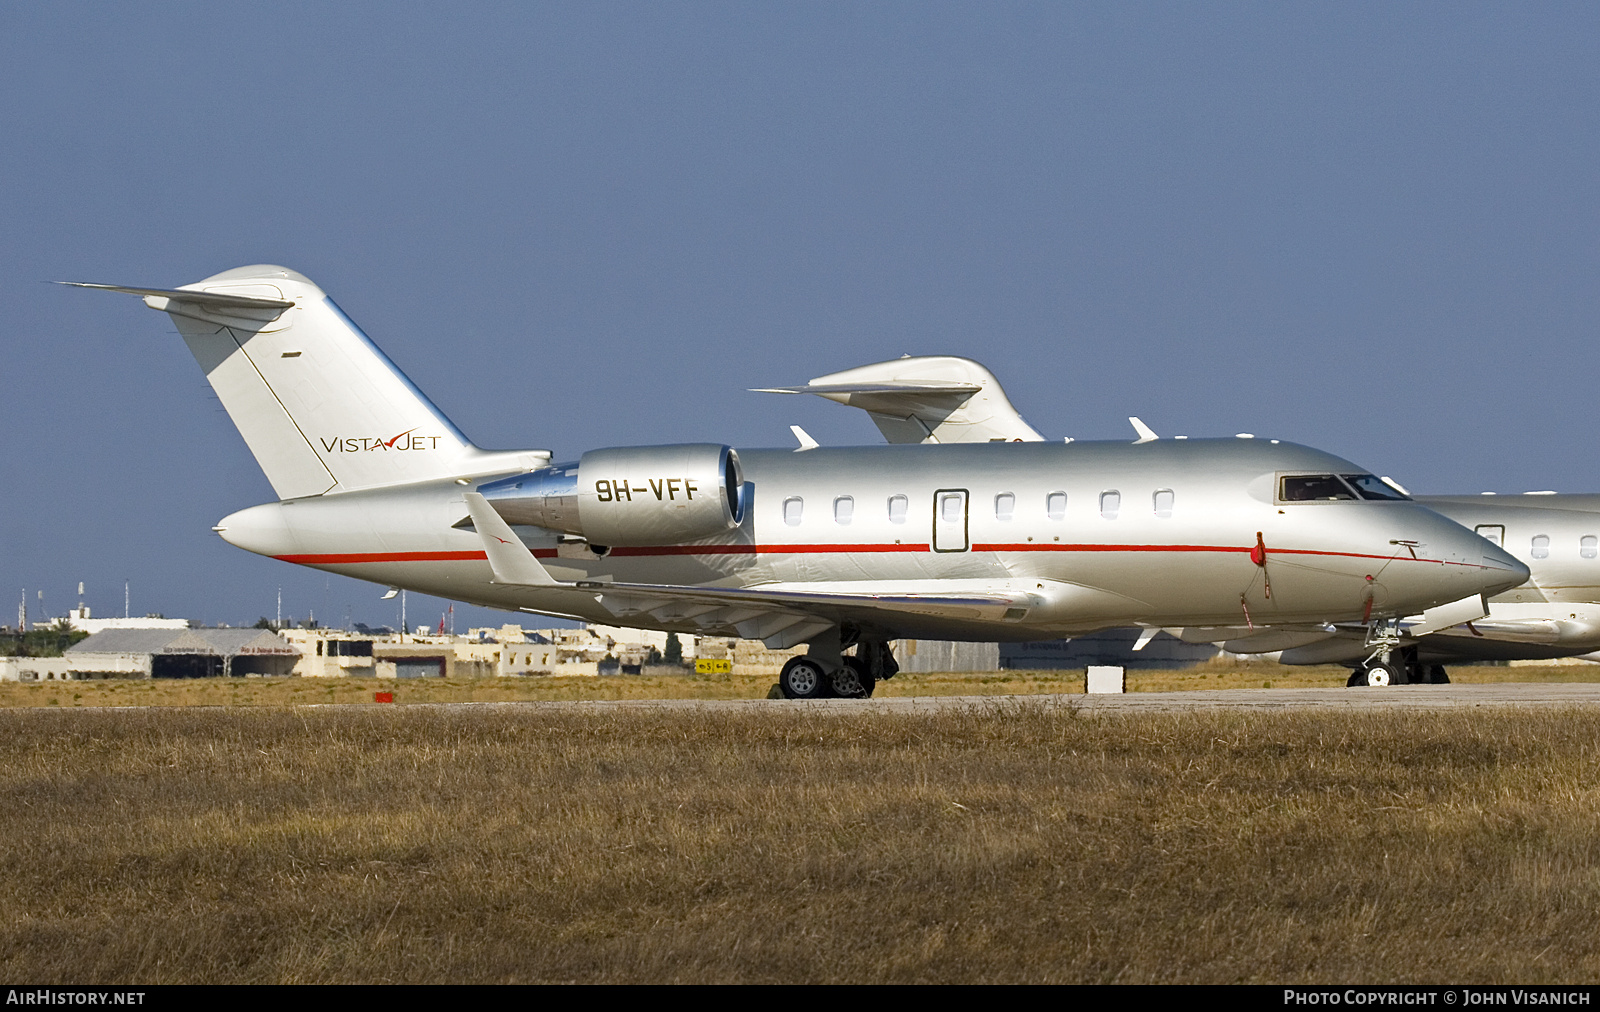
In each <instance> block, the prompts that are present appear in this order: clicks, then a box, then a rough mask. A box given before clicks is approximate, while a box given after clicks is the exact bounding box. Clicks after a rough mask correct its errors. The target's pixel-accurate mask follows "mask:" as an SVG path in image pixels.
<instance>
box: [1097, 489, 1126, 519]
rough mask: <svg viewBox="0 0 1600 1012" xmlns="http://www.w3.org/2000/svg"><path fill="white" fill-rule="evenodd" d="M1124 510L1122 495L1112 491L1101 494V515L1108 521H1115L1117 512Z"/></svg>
mask: <svg viewBox="0 0 1600 1012" xmlns="http://www.w3.org/2000/svg"><path fill="white" fill-rule="evenodd" d="M1121 509H1122V493H1121V492H1116V491H1111V492H1101V493H1100V515H1101V516H1103V517H1105V518H1106V519H1107V520H1115V519H1116V518H1117V511H1119V510H1121Z"/></svg>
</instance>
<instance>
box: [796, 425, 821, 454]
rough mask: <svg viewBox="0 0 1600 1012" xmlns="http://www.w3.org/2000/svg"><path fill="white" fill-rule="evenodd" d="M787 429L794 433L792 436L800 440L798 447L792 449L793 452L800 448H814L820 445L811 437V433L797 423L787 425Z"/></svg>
mask: <svg viewBox="0 0 1600 1012" xmlns="http://www.w3.org/2000/svg"><path fill="white" fill-rule="evenodd" d="M789 431H790V432H792V433H794V438H796V439H798V440H799V441H800V449H799V450H796V451H794V452H795V453H799V452H801V450H815V449H816V448H817V447H819V446H821V445H822V444H821V443H819V442H817V441H816V440H815V439H812V438H811V433H809V432H807V431H806V430H805V429H802V428H801V427H800V426H798V425H791V426H789Z"/></svg>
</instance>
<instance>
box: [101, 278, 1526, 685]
mask: <svg viewBox="0 0 1600 1012" xmlns="http://www.w3.org/2000/svg"><path fill="white" fill-rule="evenodd" d="M85 287H92V288H102V289H108V290H112V291H120V292H128V293H131V294H135V295H139V296H142V297H143V298H144V300H145V302H146V304H147V305H149V306H151V307H152V308H155V309H158V310H162V311H164V312H166V313H168V314H169V315H170V316H171V317H172V319H173V321H174V322H175V323H176V325H177V327H178V331H179V333H181V334H182V336H183V338H184V340H185V341H186V342H187V343H188V345H189V348H190V350H191V351H192V352H193V353H194V355H195V358H196V359H197V360H198V361H199V363H200V365H201V368H202V369H203V370H204V372H205V374H206V376H207V379H208V380H209V381H210V382H211V385H212V387H213V389H214V390H215V391H216V394H217V396H218V397H219V398H220V399H221V401H222V404H223V406H224V407H225V408H226V409H227V411H228V413H229V415H230V417H231V418H232V419H233V421H234V424H235V425H237V426H238V428H239V431H240V433H241V434H242V435H243V436H244V439H245V442H246V443H247V444H248V445H249V447H250V449H251V451H252V452H253V453H254V454H255V457H256V460H257V461H258V462H259V463H260V465H261V467H262V469H263V470H264V471H265V472H266V475H267V478H268V479H269V480H270V481H271V483H272V485H273V488H274V489H275V490H276V491H277V493H278V495H279V496H280V497H281V500H282V501H280V502H276V503H270V504H267V505H262V506H255V507H251V508H249V509H245V510H241V511H240V512H238V513H234V514H233V515H231V516H229V517H226V518H224V519H223V520H222V521H221V522H220V523H219V524H218V525H217V527H216V530H217V531H218V533H220V534H221V535H222V536H223V537H224V538H225V539H227V540H228V541H229V542H231V543H232V544H235V545H237V546H239V547H241V548H245V549H247V550H249V551H253V552H257V553H260V554H262V555H268V556H271V557H273V558H277V559H281V560H283V561H286V562H292V563H297V564H300V565H305V566H311V567H313V568H317V569H322V570H327V571H329V572H336V573H341V574H344V575H347V576H353V577H356V578H358V579H364V580H371V581H373V582H375V583H379V584H383V585H387V586H397V587H406V588H409V589H412V590H417V591H422V592H425V593H429V594H435V595H438V596H441V597H447V598H452V599H455V600H459V601H470V602H473V603H476V604H480V605H484V606H488V607H493V608H504V609H508V610H520V611H529V612H538V613H542V614H548V615H558V616H564V617H569V618H575V619H582V620H585V621H590V622H601V623H606V624H613V625H626V626H635V627H640V628H650V629H663V630H672V631H678V632H688V633H698V634H711V635H729V636H741V637H746V638H752V639H761V640H763V641H765V642H766V643H767V645H768V646H770V647H773V648H784V647H790V646H795V645H799V644H806V645H807V652H806V654H805V655H803V656H801V657H797V658H795V659H793V660H791V661H790V662H789V663H788V664H787V665H786V666H785V668H784V670H783V673H782V675H781V677H780V684H781V685H782V687H783V689H784V692H785V693H786V694H787V695H789V696H792V697H814V696H820V695H829V694H833V695H841V696H863V695H868V694H870V693H871V691H872V688H873V685H874V683H875V681H876V680H877V679H879V678H886V677H889V676H891V675H893V674H894V671H895V666H894V661H893V658H892V656H891V655H890V652H889V649H888V642H889V641H890V640H893V639H896V638H900V637H918V638H937V639H957V640H960V639H965V640H978V641H995V640H1036V639H1050V638H1059V637H1062V636H1069V635H1072V634H1074V633H1080V632H1085V631H1089V630H1093V629H1101V628H1107V627H1113V626H1126V625H1141V626H1144V627H1146V628H1147V629H1150V630H1154V629H1157V628H1160V627H1169V626H1210V627H1216V626H1222V625H1227V624H1237V625H1239V626H1241V627H1243V628H1246V629H1250V630H1252V631H1255V630H1269V629H1270V630H1284V631H1293V630H1321V629H1322V628H1323V627H1324V624H1325V623H1330V622H1331V623H1355V624H1358V625H1361V626H1362V627H1363V628H1365V629H1366V630H1367V631H1368V634H1369V635H1368V639H1369V640H1370V641H1371V643H1372V644H1373V647H1372V649H1374V650H1382V649H1385V648H1386V646H1389V645H1392V643H1393V642H1397V640H1396V638H1395V637H1396V635H1397V634H1396V626H1395V623H1396V622H1397V621H1398V619H1399V618H1400V617H1401V616H1403V615H1409V614H1413V613H1417V612H1423V613H1428V614H1431V613H1433V612H1431V611H1430V609H1441V608H1442V609H1443V610H1444V611H1446V612H1449V613H1450V614H1454V613H1456V612H1457V611H1459V610H1460V609H1461V608H1463V607H1469V608H1470V607H1476V606H1478V604H1479V603H1480V602H1481V598H1482V595H1485V594H1497V593H1499V592H1501V591H1504V590H1506V589H1509V588H1511V587H1514V586H1516V585H1518V584H1520V583H1522V582H1523V581H1524V580H1525V579H1526V578H1527V569H1526V567H1525V566H1523V565H1522V564H1521V563H1520V562H1518V561H1517V560H1515V559H1513V558H1512V557H1511V556H1509V555H1508V554H1506V553H1505V552H1504V551H1502V550H1501V549H1499V548H1497V547H1495V546H1494V545H1491V544H1489V543H1488V542H1486V541H1484V540H1483V539H1482V538H1480V537H1478V536H1477V535H1474V534H1472V533H1471V532H1470V531H1467V530H1465V529H1463V528H1462V527H1460V526H1459V525H1457V524H1455V523H1452V522H1450V521H1448V520H1446V519H1444V518H1443V517H1440V516H1439V515H1438V514H1436V513H1434V512H1433V511H1431V510H1429V509H1427V508H1426V507H1424V506H1421V505H1418V504H1417V503H1415V502H1413V501H1411V500H1410V499H1409V498H1408V497H1407V496H1405V495H1404V494H1403V493H1401V492H1400V491H1398V490H1397V489H1396V488H1394V487H1393V486H1391V485H1388V484H1385V483H1384V482H1383V481H1381V480H1379V479H1378V478H1375V477H1373V476H1372V475H1370V474H1367V473H1366V472H1365V470H1364V469H1362V468H1360V467H1357V466H1356V465H1354V464H1352V463H1350V462H1349V461H1346V460H1342V459H1340V458H1338V457H1335V456H1332V455H1330V454H1326V453H1323V452H1321V451H1318V450H1313V449H1309V448H1307V447H1303V446H1296V445H1292V444H1289V443H1280V442H1278V441H1277V440H1266V439H1250V438H1238V439H1220V440H1218V439H1209V440H1200V439H1195V440H1156V439H1155V438H1154V436H1153V434H1151V436H1150V438H1144V437H1141V438H1140V439H1139V440H1138V441H1137V442H1135V443H1131V444H1130V443H1104V442H1096V443H1090V442H1076V443H1074V442H1067V443H1045V442H1043V441H1042V440H1040V438H1039V437H1038V434H1037V433H1034V432H1033V430H1032V429H1027V433H1029V434H1031V436H1030V438H1029V439H1028V441H1027V442H1024V443H1021V444H1018V443H1016V442H999V440H1004V439H1007V438H1022V437H1021V436H1017V435H1016V433H1018V432H1020V431H1021V430H1020V429H1018V428H1017V423H1020V421H1021V419H1020V417H1017V416H1016V413H1015V411H1014V410H1013V409H1011V408H1010V404H1009V402H1007V401H1006V400H1005V397H1004V394H1003V393H1002V392H1000V391H999V389H998V385H997V384H992V383H990V382H989V381H990V380H992V377H988V379H987V380H984V379H983V376H987V373H986V372H984V373H983V376H979V377H978V379H979V380H980V381H981V382H978V383H976V384H974V382H973V376H974V375H976V374H975V373H974V372H973V368H974V364H972V363H967V364H966V365H960V364H959V363H961V362H963V361H964V360H945V361H946V364H948V363H951V362H953V363H957V365H954V366H951V369H953V370H954V371H955V372H956V373H960V375H956V376H955V377H954V378H945V379H940V378H938V377H934V378H932V379H927V380H926V381H925V382H921V385H917V382H913V381H912V380H905V379H901V380H895V379H893V378H892V377H879V378H878V380H877V381H876V382H868V380H870V379H871V377H863V376H861V375H856V376H854V377H853V378H852V379H848V380H845V381H843V382H842V383H836V384H833V386H835V387H841V386H848V385H849V384H851V383H854V384H855V385H856V387H857V388H858V389H853V390H849V391H846V390H843V389H833V390H827V391H824V390H820V389H813V390H812V392H817V393H823V394H824V395H825V396H829V395H838V396H842V397H844V398H846V399H847V400H850V399H853V398H862V400H861V401H859V403H860V404H862V405H863V406H869V405H870V407H869V408H868V409H869V410H872V411H873V412H874V416H875V418H876V417H877V416H878V415H883V416H884V419H885V420H880V421H879V424H880V426H886V427H885V428H884V431H885V433H886V434H888V433H890V432H891V431H893V432H894V433H897V434H900V435H902V436H903V435H906V434H909V433H913V432H915V426H920V427H922V428H925V429H926V430H927V431H926V433H924V435H925V437H927V438H928V439H929V442H928V444H927V445H904V440H903V439H901V440H898V441H897V442H898V443H899V444H900V445H888V446H869V447H849V448H812V449H805V448H804V447H805V445H806V443H810V444H811V446H813V447H815V442H814V441H811V440H804V441H802V451H803V452H796V451H789V450H770V449H769V450H734V449H732V448H731V447H728V446H721V445H681V446H643V447H613V448H607V449H600V450H591V451H589V452H588V453H585V454H583V455H582V457H581V458H580V459H578V460H574V461H570V462H559V463H558V462H553V461H552V457H551V454H550V452H549V451H547V450H520V451H506V452H489V451H485V450H481V449H479V448H478V447H476V446H474V445H473V444H472V443H471V441H469V440H468V439H467V438H466V436H464V435H463V434H462V433H461V432H460V430H458V429H457V428H456V427H455V426H454V425H453V424H452V423H451V422H450V421H449V420H448V419H447V418H445V417H444V415H443V414H441V413H440V412H439V410H438V409H437V408H435V407H434V406H433V404H431V403H430V402H429V401H428V400H427V399H426V398H425V397H424V396H423V395H422V394H421V392H420V391H418V390H417V388H416V387H415V386H414V385H412V383H411V382H410V380H408V379H407V378H406V377H405V375H404V374H402V373H401V372H400V370H399V369H398V368H396V367H395V366H394V364H393V363H392V362H390V361H389V359H388V358H387V357H386V356H384V355H383V353H382V352H381V351H379V350H378V348H377V346H376V345H374V344H373V343H372V341H371V340H370V339H369V338H368V337H367V336H366V335H365V334H364V333H362V332H361V330H360V329H359V328H358V327H357V326H356V325H355V324H354V323H353V322H351V321H350V319H349V318H348V317H346V316H345V315H344V313H343V312H342V311H341V310H340V309H339V308H338V306H336V305H335V304H334V303H333V301H332V300H330V299H329V298H328V297H327V296H326V295H324V294H323V292H322V291H321V289H319V288H318V287H317V286H316V285H314V284H312V283H311V282H310V281H309V280H308V279H306V278H305V277H303V276H301V275H299V274H297V273H295V272H293V271H290V270H286V269H284V268H282V267H272V266H256V267H244V268H239V269H237V270H232V271H227V272H224V273H222V274H218V275H215V276H213V277H211V278H207V279H206V280H204V281H200V282H197V283H195V284H192V285H187V286H185V287H183V288H180V289H146V288H127V287H120V286H110V285H87V286H85ZM976 368H979V369H981V367H976ZM962 370H965V372H964V373H963V372H962ZM855 372H856V373H860V371H859V370H857V371H855ZM841 375H847V374H841ZM925 379H926V378H925ZM908 383H910V384H911V387H912V388H910V389H908V387H907V384H908ZM897 384H898V385H897ZM821 385H823V386H826V385H827V384H821ZM974 385H976V389H969V388H972V387H974ZM817 386H819V384H812V385H811V387H813V388H814V387H817ZM808 389H809V388H808ZM976 395H982V396H976ZM897 397H898V398H899V400H896V398H897ZM850 402H852V403H857V402H856V401H853V400H850ZM904 404H914V405H916V408H915V410H913V411H911V412H910V414H909V415H904V416H899V417H900V418H901V419H902V420H901V421H899V422H897V421H895V417H896V412H897V410H898V409H897V408H896V405H904ZM880 409H881V410H880ZM1008 412H1009V414H1008ZM1023 424H1024V426H1025V423H1023ZM946 437H954V438H956V439H958V440H964V442H958V443H957V445H937V444H935V443H934V442H933V439H938V440H940V441H941V442H944V441H945V440H946ZM891 438H894V436H891ZM973 440H978V441H977V442H973ZM1345 483H1349V484H1348V486H1346V484H1345ZM1344 487H1350V488H1353V489H1355V490H1356V495H1354V496H1352V497H1348V498H1341V499H1338V501H1334V500H1333V499H1330V498H1329V496H1327V495H1326V494H1325V493H1326V491H1327V490H1329V489H1332V488H1344ZM1463 602H1465V604H1463ZM850 650H853V653H850V654H848V655H847V653H846V652H847V651H850Z"/></svg>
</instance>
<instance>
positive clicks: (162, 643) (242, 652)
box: [64, 628, 300, 678]
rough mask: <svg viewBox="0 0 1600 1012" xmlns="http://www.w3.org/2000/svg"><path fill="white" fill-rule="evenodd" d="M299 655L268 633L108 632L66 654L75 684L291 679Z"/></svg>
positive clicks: (167, 629)
mask: <svg viewBox="0 0 1600 1012" xmlns="http://www.w3.org/2000/svg"><path fill="white" fill-rule="evenodd" d="M299 657H300V651H299V650H297V649H295V648H294V647H293V646H292V645H290V644H289V643H288V642H287V641H285V640H284V639H283V638H282V637H281V636H279V635H278V634H277V633H275V632H272V631H270V630H266V629H189V628H183V629H170V628H160V629H107V630H104V631H103V632H97V633H94V634H93V635H91V636H90V637H89V638H88V639H86V640H83V641H82V642H80V643H76V644H74V645H73V646H70V647H68V648H67V651H66V654H65V655H64V659H65V660H66V661H68V662H69V665H70V670H71V672H72V677H74V678H215V677H219V676H226V675H269V676H282V675H288V674H292V673H293V671H294V665H295V661H296V660H298V659H299Z"/></svg>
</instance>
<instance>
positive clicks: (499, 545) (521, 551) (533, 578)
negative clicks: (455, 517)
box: [462, 492, 556, 587]
mask: <svg viewBox="0 0 1600 1012" xmlns="http://www.w3.org/2000/svg"><path fill="white" fill-rule="evenodd" d="M462 498H464V499H465V500H466V501H467V512H468V513H470V514H472V526H473V527H475V528H477V530H478V537H480V538H482V539H483V550H484V552H485V553H486V554H487V555H488V556H489V568H490V569H491V570H493V572H494V582H495V583H503V584H509V585H511V586H514V587H550V586H554V585H555V582H556V581H555V580H553V579H551V577H550V574H549V572H548V571H546V570H545V568H544V566H542V565H540V564H539V560H538V559H536V558H534V557H533V553H532V552H530V551H528V546H527V545H525V544H523V543H522V539H521V538H518V537H517V536H516V535H515V534H513V533H512V531H511V527H510V526H509V525H508V524H507V523H506V522H505V520H503V519H501V517H500V514H498V513H496V512H495V511H494V507H493V506H490V505H489V500H487V499H485V498H484V497H483V494H482V493H480V492H467V493H465V494H464V495H463V496H462Z"/></svg>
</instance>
